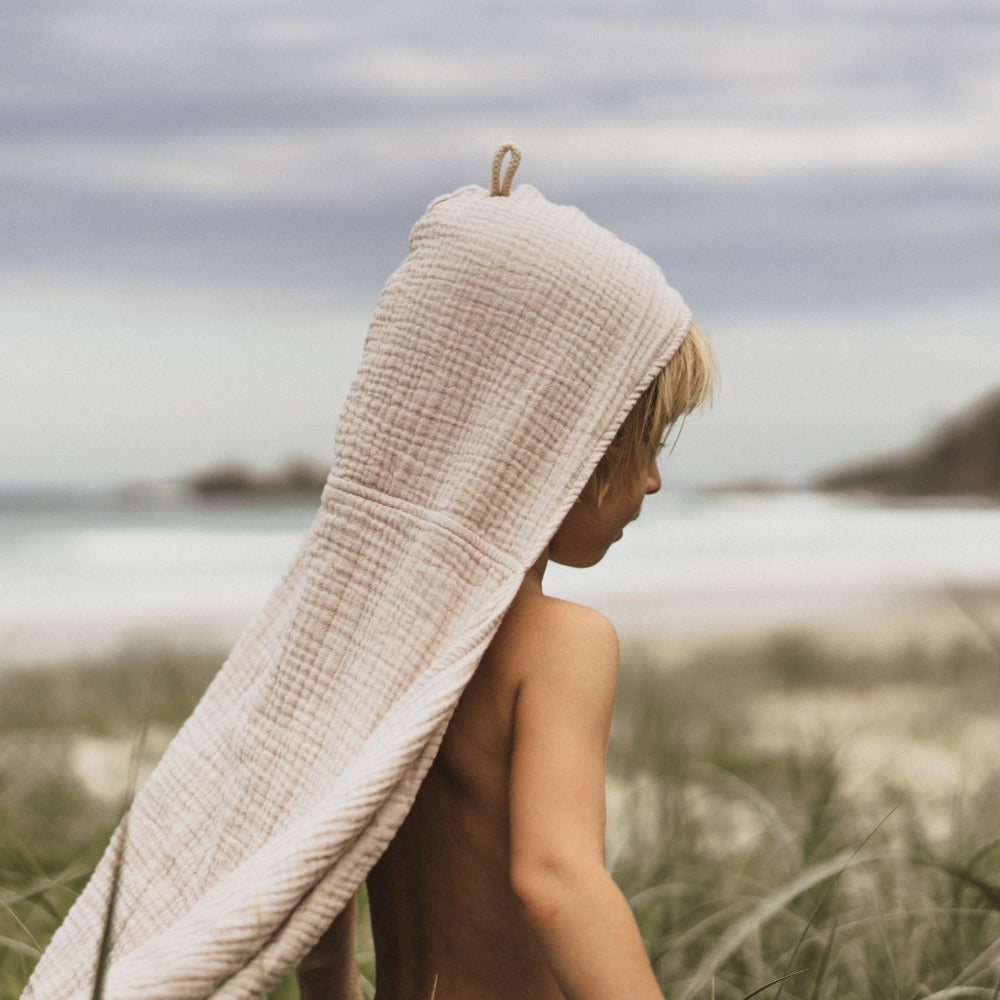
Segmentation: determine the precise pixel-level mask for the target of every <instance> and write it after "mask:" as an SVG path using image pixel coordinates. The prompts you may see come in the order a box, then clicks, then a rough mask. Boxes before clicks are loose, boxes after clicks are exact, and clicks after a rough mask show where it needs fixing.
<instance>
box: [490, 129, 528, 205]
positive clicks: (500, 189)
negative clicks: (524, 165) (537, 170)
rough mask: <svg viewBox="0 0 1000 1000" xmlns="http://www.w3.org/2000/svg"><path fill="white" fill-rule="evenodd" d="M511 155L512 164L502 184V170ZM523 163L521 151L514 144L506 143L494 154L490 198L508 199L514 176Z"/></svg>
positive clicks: (509, 164)
mask: <svg viewBox="0 0 1000 1000" xmlns="http://www.w3.org/2000/svg"><path fill="white" fill-rule="evenodd" d="M508 153H510V163H508V164H507V170H506V171H505V173H504V175H503V183H502V184H501V183H500V168H501V167H502V166H503V161H504V157H505V156H506V155H507V154H508ZM520 163H521V150H519V149H518V148H517V146H515V145H514V143H512V142H505V143H504V144H503V145H502V146H501V147H500V148H499V149H498V150H497V151H496V152H495V153H494V154H493V179H492V183H491V184H490V196H491V197H493V198H495V197H497V196H498V195H500V196H502V197H504V198H506V197H507V196H508V195H509V194H510V186H511V184H512V183H513V182H514V174H516V173H517V168H518V166H519V164H520Z"/></svg>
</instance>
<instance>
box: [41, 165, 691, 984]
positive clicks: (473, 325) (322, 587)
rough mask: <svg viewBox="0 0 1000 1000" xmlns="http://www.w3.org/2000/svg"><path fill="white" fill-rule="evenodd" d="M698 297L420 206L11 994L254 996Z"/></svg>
mask: <svg viewBox="0 0 1000 1000" xmlns="http://www.w3.org/2000/svg"><path fill="white" fill-rule="evenodd" d="M689 324H690V313H689V311H688V309H687V307H686V306H685V305H684V303H683V301H682V299H681V298H680V296H679V295H678V294H677V292H676V291H674V289H672V288H671V287H670V286H669V285H668V284H667V282H666V280H665V279H664V277H663V275H662V273H661V272H660V270H659V268H658V267H657V266H656V264H654V263H653V262H652V261H651V260H650V259H649V258H648V257H646V256H644V255H643V254H642V253H640V252H639V251H638V250H636V249H635V248H633V247H631V246H629V245H627V244H626V243H624V242H622V241H621V240H619V239H618V238H617V237H616V236H614V235H613V234H612V233H610V232H608V231H607V230H606V229H603V228H601V227H600V226H598V225H596V224H595V223H593V222H592V221H590V220H589V219H588V218H587V217H586V216H585V215H584V214H583V213H582V212H580V211H579V210H577V209H575V208H571V207H567V206H561V205H556V204H553V203H551V202H549V201H547V200H546V199H545V198H544V197H543V196H542V195H541V194H539V192H538V191H536V190H535V189H534V188H532V187H530V186H527V185H520V186H517V187H515V188H514V190H513V191H512V192H511V193H510V195H509V196H503V195H501V196H494V195H491V193H490V192H489V191H487V190H485V189H484V188H480V187H464V188H460V189H459V190H457V191H455V192H453V193H451V194H449V195H444V196H442V197H440V198H438V199H437V200H435V201H434V202H432V203H431V205H430V207H429V208H428V210H427V212H426V213H425V214H424V215H423V216H422V217H421V218H420V220H419V221H418V222H417V223H416V225H415V226H414V228H413V230H412V232H411V235H410V246H409V253H408V255H407V257H406V259H405V260H404V262H403V264H402V265H401V266H400V267H399V268H398V270H396V271H395V272H394V273H393V275H392V276H391V277H390V278H389V280H388V282H387V284H386V285H385V288H384V289H383V291H382V294H381V296H380V298H379V301H378V305H377V307H376V310H375V314H374V317H373V319H372V322H371V326H370V328H369V330H368V334H367V337H366V340H365V347H364V353H363V358H362V362H361V367H360V370H359V372H358V374H357V376H356V378H355V380H354V382H353V384H352V387H351V390H350V392H349V395H348V398H347V402H346V404H345V407H344V410H343V412H342V414H341V417H340V420H339V423H338V424H337V431H336V438H335V460H334V463H333V467H332V469H331V471H330V474H329V478H328V481H327V483H326V486H325V489H324V491H323V495H322V502H321V506H320V508H319V510H318V512H317V514H316V516H315V520H314V521H313V523H312V527H311V529H310V531H309V533H308V536H307V537H306V539H305V541H304V544H303V545H302V547H301V549H300V551H299V553H298V555H297V556H296V557H295V559H294V561H293V562H292V564H291V566H290V567H289V568H288V569H287V571H286V572H285V574H284V576H283V577H282V578H281V580H280V582H279V583H278V584H277V586H276V588H275V590H274V592H273V593H272V595H271V596H270V598H269V599H268V601H267V603H266V605H265V606H264V608H263V609H262V610H261V611H260V613H259V614H258V615H257V617H256V619H255V620H254V621H253V622H252V623H251V625H250V626H249V628H248V629H247V630H246V632H245V633H244V634H243V635H242V637H241V638H240V639H239V641H238V642H237V644H236V646H235V648H234V649H233V651H232V653H231V655H230V656H229V658H228V659H227V660H226V662H225V664H224V665H223V666H222V668H221V669H220V671H219V673H218V675H217V676H216V677H215V679H214V680H213V682H212V684H211V685H210V686H209V688H208V690H207V692H206V693H205V695H204V697H203V698H202V700H201V702H200V703H199V705H198V706H197V708H196V709H195V711H194V713H193V714H192V716H191V717H190V718H189V719H188V721H187V722H186V723H185V724H184V726H183V727H182V728H181V730H180V732H179V733H178V734H177V736H176V738H175V739H174V741H173V742H172V744H171V745H170V747H169V748H168V749H167V751H166V753H165V755H164V757H163V759H162V761H161V762H160V764H159V765H158V767H157V768H156V770H155V771H154V772H153V774H152V775H151V776H150V777H149V779H148V780H147V781H146V783H145V784H144V785H143V787H142V788H141V790H140V792H139V794H138V795H137V797H136V799H135V801H134V803H133V805H132V808H131V810H130V815H129V821H128V827H127V835H125V833H124V830H125V828H124V827H120V828H119V829H118V831H117V832H116V833H115V835H114V837H113V838H112V841H111V844H110V845H109V847H108V850H107V852H106V853H105V856H104V858H103V859H102V861H101V862H100V864H99V866H98V868H97V870H96V871H95V873H94V875H93V877H92V878H91V880H90V882H89V883H88V885H87V887H86V889H85V890H84V891H83V893H82V894H81V896H80V898H79V900H78V901H77V902H76V904H75V905H74V907H73V909H72V910H71V911H70V913H69V915H68V917H67V919H66V921H65V923H64V924H63V926H62V927H61V928H60V930H59V931H58V932H57V933H56V935H55V937H54V939H53V941H52V944H51V945H50V947H49V948H48V950H47V951H46V952H45V954H44V955H43V957H42V959H41V961H40V963H39V965H38V967H37V969H36V970H35V973H34V975H33V977H32V979H31V982H30V983H29V984H28V987H27V990H26V992H25V994H24V995H25V996H26V997H30V998H34V1000H54V998H63V997H74V998H77V997H79V998H83V997H85V996H89V990H90V989H91V988H92V984H93V980H94V975H95V966H96V959H97V953H98V949H99V939H100V935H101V927H102V923H103V919H104V915H105V911H106V908H107V904H108V898H109V893H110V886H111V883H112V875H113V869H114V858H115V857H116V855H117V853H118V851H119V848H120V846H121V841H122V839H123V836H124V839H125V844H124V849H123V857H124V865H123V870H122V874H121V881H120V885H119V891H118V894H117V901H116V905H115V913H114V937H113V946H112V949H111V953H110V958H111V961H110V965H109V968H108V976H107V980H106V985H105V992H104V995H105V996H106V997H110V998H140V997H141V998H156V1000H164V998H175V997H176V998H181V997H207V996H218V997H258V996H261V995H262V994H264V993H266V991H267V990H268V989H270V988H272V987H274V986H275V985H276V984H277V983H278V982H279V981H280V980H281V979H282V978H283V977H284V976H286V975H287V974H288V973H289V971H291V970H292V969H293V968H294V967H295V966H296V964H297V963H298V962H299V960H300V959H301V958H302V957H303V956H304V955H305V954H306V953H307V952H308V951H309V950H310V948H311V947H312V946H313V944H314V943H315V942H316V940H317V939H318V938H319V937H320V935H321V934H322V932H323V931H324V930H325V929H326V927H327V926H328V925H329V924H330V922H331V920H332V919H333V918H334V917H335V916H336V914H337V913H339V912H340V910H341V909H342V908H343V906H344V905H345V903H346V902H347V901H348V900H349V899H350V898H351V896H352V895H353V893H354V891H355V890H356V888H357V887H358V885H359V884H360V883H361V882H362V881H363V880H364V878H365V876H366V874H367V872H368V870H369V869H370V868H371V866H372V865H373V864H374V863H375V861H376V860H377V859H378V857H379V856H380V854H381V853H382V851H383V850H384V848H385V847H386V845H387V844H388V843H389V841H390V840H391V838H392V836H393V834H394V833H395V831H396V829H397V828H398V826H399V825H400V823H401V822H402V820H403V818H404V817H405V815H406V813H407V810H408V809H409V807H410V805H411V803H412V801H413V798H414V796H415V795H416V792H417V789H418V787H419V785H420V782H421V780H422V778H423V776H424V774H425V773H426V771H427V768H428V767H429V766H430V764H431V762H432V760H433V758H434V755H435V753H436V751H437V748H438V745H439V743H440V741H441V738H442V736H443V734H444V730H445V727H446V726H447V724H448V720H449V718H450V716H451V713H452V711H453V710H454V707H455V704H456V702H457V701H458V698H459V695H460V694H461V692H462V689H463V687H464V686H465V684H466V683H467V682H468V680H469V678H470V677H471V675H472V673H473V671H474V670H475V669H476V665H477V663H478V662H479V660H480V658H481V656H482V654H483V652H484V650H485V649H486V647H487V645H488V643H489V642H490V639H491V638H492V636H493V635H494V633H495V631H496V629H497V627H498V625H499V623H500V620H501V618H502V616H503V614H504V612H505V610H506V609H507V607H508V606H509V604H510V602H511V601H512V599H513V597H514V595H515V593H516V591H517V589H518V587H519V585H520V583H521V581H522V578H523V575H524V573H525V571H526V570H527V569H528V568H529V567H530V566H531V565H532V563H534V562H535V560H536V559H537V557H538V555H539V554H540V553H541V551H542V550H543V549H544V548H545V546H546V545H547V544H548V541H549V539H550V538H551V537H552V535H553V533H554V532H555V530H556V528H557V527H558V525H559V523H560V522H561V520H562V518H563V516H564V515H565V513H566V511H567V510H568V508H569V507H570V506H571V505H572V503H573V502H574V500H575V499H576V497H577V496H578V495H579V494H580V492H581V490H582V489H583V487H584V485H585V484H586V482H587V479H588V478H589V476H590V474H591V472H592V470H593V469H594V466H595V465H596V464H597V462H598V460H599V458H600V457H601V455H602V454H603V452H604V451H605V449H606V447H607V445H608V444H609V442H610V441H611V439H612V437H613V436H614V434H615V431H616V430H617V428H618V427H619V425H620V424H621V422H622V420H623V419H624V417H625V415H626V414H627V412H628V410H629V409H630V407H631V406H632V404H633V403H634V402H635V400H636V399H637V397H638V396H639V394H640V393H641V392H642V390H643V389H644V388H645V387H646V386H647V385H648V384H649V382H650V381H651V379H652V378H653V377H654V375H655V374H656V372H657V371H658V370H659V369H660V368H662V367H663V366H664V365H665V364H666V363H667V361H668V360H669V359H670V357H671V356H672V355H673V353H674V352H675V351H676V349H677V347H678V345H679V344H680V342H681V340H682V339H683V337H684V335H685V333H686V331H687V329H688V327H689Z"/></svg>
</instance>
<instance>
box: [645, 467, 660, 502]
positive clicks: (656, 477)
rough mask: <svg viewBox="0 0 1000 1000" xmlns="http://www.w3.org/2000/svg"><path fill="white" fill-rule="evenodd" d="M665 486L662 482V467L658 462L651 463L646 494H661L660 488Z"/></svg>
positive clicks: (647, 474)
mask: <svg viewBox="0 0 1000 1000" xmlns="http://www.w3.org/2000/svg"><path fill="white" fill-rule="evenodd" d="M662 485H663V483H662V481H661V480H660V467H659V466H658V465H657V464H656V462H655V461H654V462H650V463H649V468H648V469H647V470H646V493H647V494H649V493H659V491H660V487H661V486H662Z"/></svg>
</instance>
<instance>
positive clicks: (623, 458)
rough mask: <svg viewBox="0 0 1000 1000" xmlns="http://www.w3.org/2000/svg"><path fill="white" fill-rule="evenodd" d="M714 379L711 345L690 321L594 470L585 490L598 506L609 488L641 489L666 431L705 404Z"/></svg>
mask: <svg viewBox="0 0 1000 1000" xmlns="http://www.w3.org/2000/svg"><path fill="white" fill-rule="evenodd" d="M718 380H719V371H718V365H717V363H716V360H715V353H714V352H713V351H712V345H711V344H710V343H709V341H708V337H706V336H705V333H704V331H703V330H702V329H701V328H700V327H699V326H697V325H695V324H694V323H692V324H691V328H690V330H689V331H688V333H687V336H685V338H684V340H683V341H681V346H680V347H679V348H678V349H677V353H676V354H675V355H674V356H673V357H672V358H671V359H670V361H669V362H668V363H667V365H666V367H665V368H663V369H661V370H660V372H659V374H658V375H657V376H656V377H655V378H654V379H653V381H652V382H651V383H650V384H649V386H648V387H647V388H646V390H645V391H644V392H643V394H642V395H641V396H640V397H639V398H638V400H636V403H635V406H633V407H632V409H631V410H630V411H629V414H628V416H627V417H626V418H625V420H624V421H623V423H622V425H621V427H619V428H618V433H617V434H616V435H615V438H614V440H613V441H612V442H611V444H610V446H609V447H608V450H607V451H606V452H605V453H604V455H603V456H602V458H601V460H600V462H599V463H598V465H597V468H596V469H595V470H594V474H593V475H592V476H591V478H590V482H589V483H588V488H589V489H592V490H593V491H594V493H595V495H596V498H597V503H598V505H600V504H601V503H602V502H603V500H604V498H605V496H607V493H608V490H610V489H611V487H612V486H613V485H615V484H619V485H622V486H626V485H633V486H635V487H636V488H638V489H642V488H643V484H644V482H645V477H646V470H647V469H648V468H649V465H650V463H651V462H652V461H653V459H655V458H656V456H657V454H659V452H660V450H661V449H662V448H663V447H664V445H666V443H667V440H668V438H669V437H670V432H671V431H672V430H673V429H674V428H676V429H677V433H680V428H681V427H682V426H683V424H684V417H685V416H686V415H687V414H688V413H690V412H691V411H692V410H694V409H696V408H697V407H698V406H700V405H701V404H702V403H705V402H708V401H710V400H711V398H712V395H713V393H714V391H715V387H716V385H717V383H718Z"/></svg>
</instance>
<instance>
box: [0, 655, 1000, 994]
mask: <svg viewBox="0 0 1000 1000" xmlns="http://www.w3.org/2000/svg"><path fill="white" fill-rule="evenodd" d="M221 658H222V657H221V651H219V650H211V649H205V650H201V649H196V648H180V647H176V646H174V645H172V644H169V643H163V642H157V641H152V640H136V641H134V642H132V643H131V644H129V645H127V646H125V647H123V648H122V649H121V650H119V651H118V652H117V653H116V654H114V655H113V656H112V657H110V658H108V659H106V660H104V661H102V662H96V661H79V662H66V663H62V664H47V665H30V666H29V665H25V666H24V668H23V669H14V668H11V667H6V668H2V669H0V998H6V997H15V996H17V995H18V993H19V992H20V989H21V988H22V986H23V984H24V982H25V981H26V979H27V976H28V974H29V973H30V970H31V968H32V966H33V964H34V962H35V960H36V958H37V955H38V954H39V952H40V950H41V949H42V948H43V947H44V945H45V943H46V942H47V940H48V939H49V937H50V936H51V934H52V932H53V931H54V929H55V927H56V926H57V925H58V923H59V921H60V920H61V919H62V916H63V915H64V914H65V912H66V910H67V909H68V908H69V906H70V905H71V903H72V900H73V899H74V897H75V894H76V893H77V892H78V891H79V889H80V887H81V886H82V884H83V883H84V881H85V880H86V877H87V874H88V872H89V870H90V869H91V867H92V866H93V864H94V863H95V862H96V859H97V857H98V856H99V854H100V852H101V851H102V849H103V847H104V844H105V843H106V841H107V838H108V836H109V834H110V832H111V829H112V828H113V826H114V823H115V821H116V818H117V815H118V813H119V810H120V799H119V798H118V797H115V796H104V797H100V796H95V794H94V793H93V791H92V789H90V786H89V785H88V784H87V783H85V782H84V781H82V780H81V779H82V777H85V775H81V773H80V769H81V767H82V766H85V763H86V758H81V757H80V755H79V754H78V753H76V752H75V750H74V747H75V746H76V745H77V743H78V742H79V741H80V740H81V739H88V738H100V739H103V740H105V741H106V742H108V741H110V743H111V744H114V743H115V741H118V742H119V743H120V746H121V751H122V754H123V755H124V756H125V757H127V755H128V752H129V748H130V747H131V745H132V743H133V741H134V739H135V735H136V732H137V731H138V729H139V724H140V720H142V719H145V720H148V721H149V722H151V723H152V724H153V725H156V726H159V727H161V728H162V729H165V730H167V731H169V730H172V729H174V728H176V727H177V726H178V725H179V724H180V722H181V721H182V720H183V719H184V718H185V717H186V715H187V714H188V713H189V711H190V709H191V708H192V707H193V705H194V703H195V701H196V700H197V698H198V696H199V694H200V692H201V690H202V689H203V688H204V686H205V685H206V684H207V682H208V680H209V678H210V676H211V674H212V672H213V671H214V670H215V669H216V668H217V666H218V664H219V663H220V662H221ZM151 679H152V680H153V681H154V683H150V681H151ZM998 680H1000V664H998V662H997V654H996V651H995V650H994V649H993V648H992V647H991V646H990V645H989V643H987V642H984V641H981V640H980V639H978V638H977V637H976V636H971V635H970V637H969V638H967V639H964V640H956V642H955V643H954V644H952V645H951V646H943V647H941V648H939V649H936V650H935V651H933V653H931V652H929V651H928V650H926V649H924V648H922V647H919V646H916V645H914V646H911V647H908V648H900V649H898V650H896V651H895V652H894V653H892V654H891V655H886V654H882V655H874V654H873V653H871V652H870V651H868V650H866V649H863V648H862V649H858V650H857V651H856V652H845V651H844V650H843V649H838V650H836V651H834V650H832V649H830V648H829V647H826V646H824V645H823V644H822V643H821V642H818V641H816V640H814V639H812V638H810V637H808V636H804V635H788V636H779V637H776V638H775V639H773V640H772V641H770V642H768V643H765V644H762V645H760V646H759V647H757V648H754V649H747V648H741V647H738V646H735V645H720V646H718V647H716V648H710V649H705V650H703V651H701V652H700V653H698V654H696V655H692V657H691V658H690V660H689V661H688V662H687V663H685V664H683V665H681V666H680V667H676V666H675V667H672V668H671V669H670V670H669V671H666V670H664V669H663V667H662V665H661V664H659V663H657V662H655V660H653V659H652V657H651V655H650V654H649V652H648V651H647V650H645V649H643V648H642V647H631V648H629V647H626V655H625V663H624V666H623V671H622V683H621V690H620V696H619V701H618V707H617V710H616V717H615V725H614V731H613V735H612V746H611V750H610V754H609V802H610V806H611V809H610V823H609V837H608V848H609V864H610V865H611V868H612V871H613V872H614V874H615V877H616V879H617V880H618V881H619V884H620V885H621V886H622V887H623V889H624V891H625V892H626V894H627V895H628V896H629V898H630V900H631V902H632V905H633V907H634V909H635V911H636V914H637V917H638V919H639V922H640V926H641V928H642V931H643V935H644V938H645V941H646V944H647V947H648V949H649V953H650V955H651V956H652V959H653V962H654V967H655V968H656V971H657V974H658V976H659V978H660V981H661V984H662V986H663V989H664V993H665V995H666V996H669V997H671V998H680V1000H709V998H712V997H714V998H717V1000H730V998H733V1000H743V998H746V997H750V996H752V995H759V996H763V997H770V998H775V1000H781V998H784V1000H833V998H837V1000H853V998H865V1000H872V998H889V1000H918V998H941V1000H944V998H950V997H955V998H958V997H984V998H993V1000H1000V834H998V833H997V830H996V825H997V824H996V816H997V815H998V807H1000V758H998V760H996V761H994V760H993V759H991V756H990V754H989V752H988V748H989V746H990V738H991V735H992V733H993V730H992V729H991V728H990V726H991V724H992V721H991V720H992V719H993V718H994V717H995V716H997V708H998V707H1000V684H998ZM997 732H1000V730H997ZM977 740H978V742H977ZM998 745H1000V744H998ZM995 749H996V747H995V746H994V751H995ZM894 754H895V756H894ZM914 761H915V762H916V763H915V764H914ZM359 947H360V949H361V951H362V954H359V960H360V962H361V965H362V968H363V970H364V972H365V974H366V976H367V977H368V978H369V979H373V978H374V968H373V957H372V955H371V951H370V948H371V944H370V938H368V937H367V935H366V933H365V931H364V929H362V933H361V941H360V945H359ZM783 977H788V978H783ZM767 984H772V985H767ZM755 991H760V992H758V993H756V994H755ZM296 995H297V991H296V990H295V987H294V984H293V983H291V982H289V983H287V984H286V985H285V986H284V987H283V988H282V990H281V991H280V996H281V997H282V998H284V1000H292V998H294V997H295V996H296Z"/></svg>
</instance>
